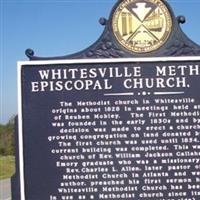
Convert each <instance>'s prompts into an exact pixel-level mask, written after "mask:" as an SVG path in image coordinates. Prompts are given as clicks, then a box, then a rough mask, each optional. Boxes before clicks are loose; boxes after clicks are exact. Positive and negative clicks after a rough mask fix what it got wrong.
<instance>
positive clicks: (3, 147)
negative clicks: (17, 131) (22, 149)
mask: <svg viewBox="0 0 200 200" xmlns="http://www.w3.org/2000/svg"><path fill="white" fill-rule="evenodd" d="M14 118H15V117H12V118H10V120H9V121H8V123H7V124H6V125H3V124H0V155H3V156H6V155H14V153H15V143H14Z"/></svg>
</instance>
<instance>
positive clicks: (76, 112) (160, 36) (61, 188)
mask: <svg viewBox="0 0 200 200" xmlns="http://www.w3.org/2000/svg"><path fill="white" fill-rule="evenodd" d="M100 22H101V24H103V25H106V28H105V31H104V33H103V35H102V36H101V38H100V39H99V40H98V41H97V42H96V43H95V44H94V45H92V46H91V47H89V48H88V49H86V50H85V51H82V52H80V53H77V54H74V55H71V56H63V57H55V58H42V57H37V56H35V55H34V52H33V51H32V50H30V49H29V50H27V51H26V55H27V56H28V57H29V58H30V60H31V61H27V62H19V63H18V86H19V95H18V97H19V121H18V123H19V124H18V125H19V130H18V134H17V136H18V139H19V144H18V146H17V148H19V157H20V159H19V160H20V163H19V174H18V173H16V177H15V179H14V181H15V182H14V181H13V188H15V192H13V199H14V200H19V199H21V200H68V199H70V200H79V199H80V200H82V199H85V200H92V199H94V200H106V199H108V200H118V199H120V200H122V199H125V200H129V199H131V200H146V199H148V200H149V199H153V200H158V199H159V200H198V199H199V198H200V187H199V185H200V178H199V176H200V94H199V91H200V56H197V55H200V47H199V46H198V45H196V44H195V43H193V42H192V41H191V40H189V39H188V38H187V37H186V36H185V35H184V34H183V33H182V31H181V29H180V26H179V23H182V22H184V17H177V18H175V17H174V14H173V12H172V11H171V8H170V7H169V5H168V4H167V3H166V2H165V1H161V0H123V1H119V2H118V3H117V4H116V5H115V7H114V8H113V10H112V12H111V16H110V18H109V20H106V19H104V18H101V20H100ZM189 55H190V56H189ZM195 55H196V56H195ZM175 56H176V57H175ZM177 56H181V57H177ZM134 57H135V58H134ZM83 58H84V59H83ZM94 58H95V59H94ZM102 58H103V59H102ZM17 154H18V151H17ZM19 177H20V178H19ZM17 178H18V179H17ZM18 182H20V195H19V191H17V189H16V186H14V183H16V184H17V183H18ZM20 196H21V197H20Z"/></svg>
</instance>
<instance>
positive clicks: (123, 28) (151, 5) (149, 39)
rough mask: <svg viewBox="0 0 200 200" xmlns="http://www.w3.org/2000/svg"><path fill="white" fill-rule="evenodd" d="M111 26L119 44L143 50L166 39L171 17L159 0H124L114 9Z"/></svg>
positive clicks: (145, 50)
mask: <svg viewBox="0 0 200 200" xmlns="http://www.w3.org/2000/svg"><path fill="white" fill-rule="evenodd" d="M112 28H113V32H114V35H115V37H116V38H117V40H118V42H119V43H120V44H121V45H122V46H124V47H125V48H127V49H128V50H130V51H132V52H135V53H146V52H151V51H154V50H156V49H158V48H159V47H161V46H162V45H163V44H164V43H165V42H166V41H167V39H168V37H169V35H170V33H171V29H172V18H171V15H170V12H169V10H168V8H167V7H166V5H165V4H164V3H163V2H162V1H161V0H125V1H122V2H121V3H120V4H119V6H118V7H117V9H116V10H115V12H114V15H113V19H112Z"/></svg>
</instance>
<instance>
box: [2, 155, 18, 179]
mask: <svg viewBox="0 0 200 200" xmlns="http://www.w3.org/2000/svg"><path fill="white" fill-rule="evenodd" d="M14 173H15V157H14V156H0V179H6V178H10V177H11V176H12V175H13V174H14Z"/></svg>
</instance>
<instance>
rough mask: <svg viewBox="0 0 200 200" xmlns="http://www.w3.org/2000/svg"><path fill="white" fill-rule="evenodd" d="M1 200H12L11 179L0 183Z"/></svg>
mask: <svg viewBox="0 0 200 200" xmlns="http://www.w3.org/2000/svg"><path fill="white" fill-rule="evenodd" d="M0 200H11V189H10V179H5V180H1V181H0Z"/></svg>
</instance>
